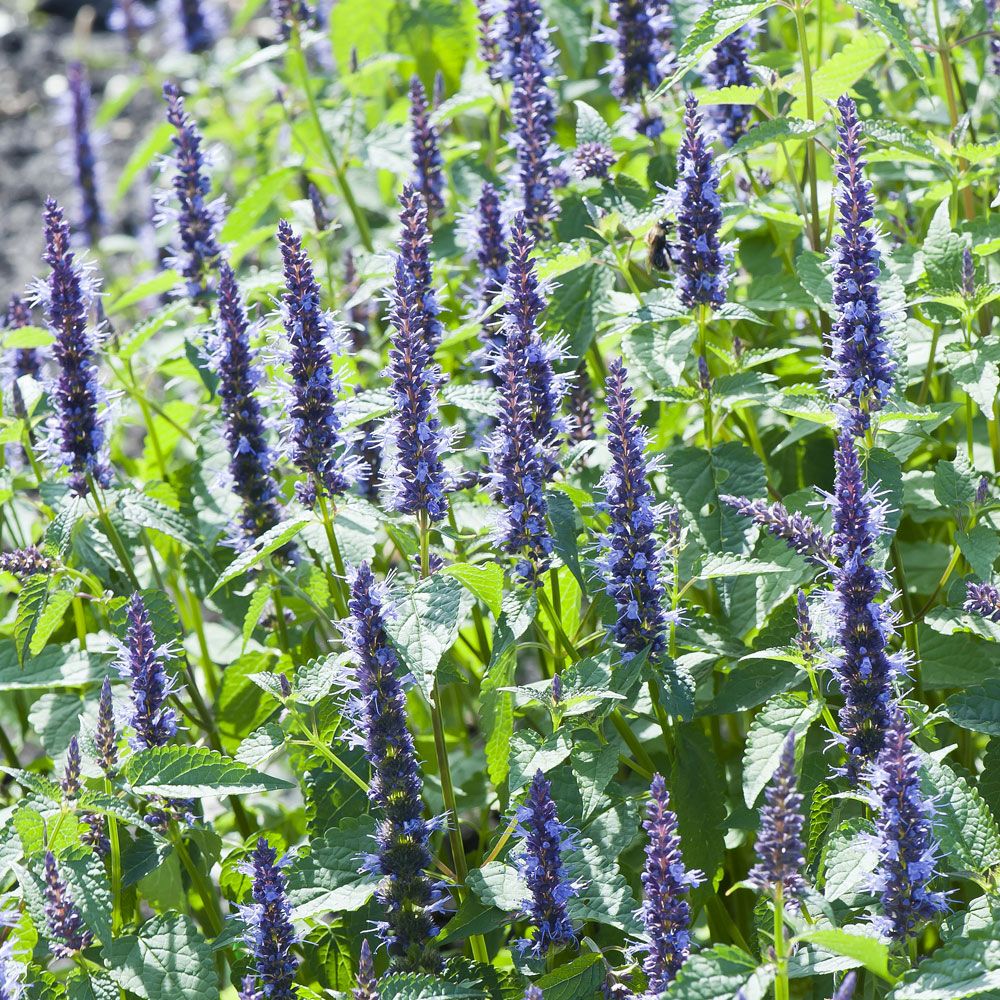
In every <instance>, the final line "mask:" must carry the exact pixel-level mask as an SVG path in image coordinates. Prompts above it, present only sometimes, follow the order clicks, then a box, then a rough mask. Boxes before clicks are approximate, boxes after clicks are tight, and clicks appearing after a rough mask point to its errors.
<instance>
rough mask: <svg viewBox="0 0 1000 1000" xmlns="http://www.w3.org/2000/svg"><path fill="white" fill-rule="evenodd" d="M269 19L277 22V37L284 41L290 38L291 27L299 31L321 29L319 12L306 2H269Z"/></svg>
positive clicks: (321, 19)
mask: <svg viewBox="0 0 1000 1000" xmlns="http://www.w3.org/2000/svg"><path fill="white" fill-rule="evenodd" d="M271 17H273V18H274V20H275V21H277V22H278V35H279V37H280V38H282V39H283V40H285V41H287V40H288V39H289V38H291V37H292V27H293V26H294V27H295V28H296V29H297V30H299V31H302V30H304V29H305V28H315V29H316V30H317V31H318V30H319V29H320V28H322V27H323V18H322V16H321V15H320V13H319V11H318V10H317V8H315V7H314V6H312V4H310V3H307V2H306V0H271Z"/></svg>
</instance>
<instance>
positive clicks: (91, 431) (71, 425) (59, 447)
mask: <svg viewBox="0 0 1000 1000" xmlns="http://www.w3.org/2000/svg"><path fill="white" fill-rule="evenodd" d="M44 219H45V252H44V253H43V254H42V257H43V259H44V260H45V262H46V263H47V264H48V265H49V267H51V268H52V271H51V273H50V274H49V277H48V279H47V280H46V282H45V283H44V284H39V286H38V301H39V302H41V303H43V304H44V306H45V318H46V320H47V322H48V326H49V329H50V330H51V331H52V334H53V337H54V338H55V341H54V343H53V345H52V356H53V357H54V358H55V361H56V364H57V365H58V376H57V378H56V382H55V385H54V387H53V389H52V392H51V398H52V403H53V409H54V410H55V413H54V414H53V417H52V418H51V420H50V422H49V428H50V433H51V437H50V442H49V449H50V453H51V457H52V459H53V461H54V462H55V463H57V464H58V465H60V466H66V467H67V468H68V469H69V473H70V476H69V484H70V489H71V490H72V491H73V492H74V493H75V494H76V495H77V496H83V495H85V494H86V493H87V491H88V489H89V484H88V481H87V479H88V476H90V477H93V480H94V482H96V483H97V484H98V485H99V486H101V487H107V486H110V485H111V469H110V468H109V467H108V464H107V461H106V459H105V457H104V451H105V440H106V438H105V429H104V416H103V414H102V412H101V405H102V401H103V394H102V392H101V389H100V387H99V386H98V384H97V366H96V365H95V364H94V341H93V338H92V337H91V335H90V332H89V331H88V330H87V314H88V311H89V307H90V300H91V297H92V294H93V289H92V283H91V281H90V280H89V276H88V275H87V274H86V272H85V271H84V270H83V268H81V267H80V265H79V264H78V263H77V261H76V260H75V258H74V254H73V251H72V250H71V249H70V232H69V226H68V225H67V224H66V219H65V217H64V215H63V210H62V209H61V208H60V207H59V205H58V204H56V202H55V201H53V199H51V198H47V199H46V201H45V216H44Z"/></svg>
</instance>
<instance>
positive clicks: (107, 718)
mask: <svg viewBox="0 0 1000 1000" xmlns="http://www.w3.org/2000/svg"><path fill="white" fill-rule="evenodd" d="M94 744H95V746H96V747H97V763H98V764H100V766H101V770H102V771H103V772H104V773H105V774H106V775H108V776H109V777H110V776H111V775H112V774H113V773H114V770H115V768H116V767H117V766H118V733H117V732H116V730H115V710H114V704H113V702H112V700H111V678H110V677H105V678H104V683H103V684H101V698H100V701H99V702H98V704H97V732H96V734H95V736H94Z"/></svg>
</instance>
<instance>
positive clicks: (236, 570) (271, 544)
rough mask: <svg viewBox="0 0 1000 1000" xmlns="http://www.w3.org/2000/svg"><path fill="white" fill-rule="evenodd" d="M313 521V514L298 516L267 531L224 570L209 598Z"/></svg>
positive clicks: (285, 543) (271, 553)
mask: <svg viewBox="0 0 1000 1000" xmlns="http://www.w3.org/2000/svg"><path fill="white" fill-rule="evenodd" d="M312 521H313V518H312V515H311V514H298V515H296V516H295V517H292V518H289V520H287V521H282V522H281V523H280V524H276V525H275V526H274V527H273V528H271V529H270V530H269V531H265V532H264V534H263V535H261V536H260V538H258V539H257V541H256V542H255V543H254V544H253V545H252V546H251V547H250V548H249V549H247V550H246V551H245V552H241V553H240V554H239V555H238V556H237V557H236V558H235V559H234V560H233V561H232V562H231V563H230V564H229V565H228V566H227V567H226V568H225V570H223V572H222V574H221V575H220V576H219V579H218V580H216V582H215V586H214V587H213V588H212V590H211V591H210V593H209V596H211V595H212V594H214V593H215V592H216V591H217V590H220V589H221V588H222V587H224V586H225V585H226V584H227V583H230V582H231V581H233V580H235V579H236V578H237V577H238V576H242V575H243V574H244V573H246V572H247V570H249V569H252V568H253V567H254V566H256V565H258V564H259V563H260V562H262V561H263V560H264V559H266V558H267V557H268V556H270V555H273V554H274V553H275V552H277V551H278V549H280V548H281V547H282V546H284V545H287V544H288V543H289V542H290V541H291V540H292V539H293V538H294V537H295V536H296V535H297V534H298V533H299V532H300V531H301V530H302V529H303V528H304V527H305V526H306V525H307V524H311V523H312Z"/></svg>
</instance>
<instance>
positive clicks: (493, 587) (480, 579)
mask: <svg viewBox="0 0 1000 1000" xmlns="http://www.w3.org/2000/svg"><path fill="white" fill-rule="evenodd" d="M442 572H443V573H446V574H447V575H448V576H453V577H455V579H456V580H458V581H459V582H460V583H461V584H462V586H464V587H465V588H466V589H467V590H468V591H469V592H470V593H472V594H474V595H475V596H476V597H478V598H479V599H480V600H481V601H482V602H483V603H484V604H485V605H486V607H488V608H489V609H490V611H491V612H492V613H493V617H494V618H499V617H500V612H501V611H502V609H503V570H502V569H501V568H500V567H499V566H498V565H497V564H496V563H485V564H484V563H476V564H473V563H453V564H452V565H451V566H446V567H445V568H444V569H443V570H442Z"/></svg>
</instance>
